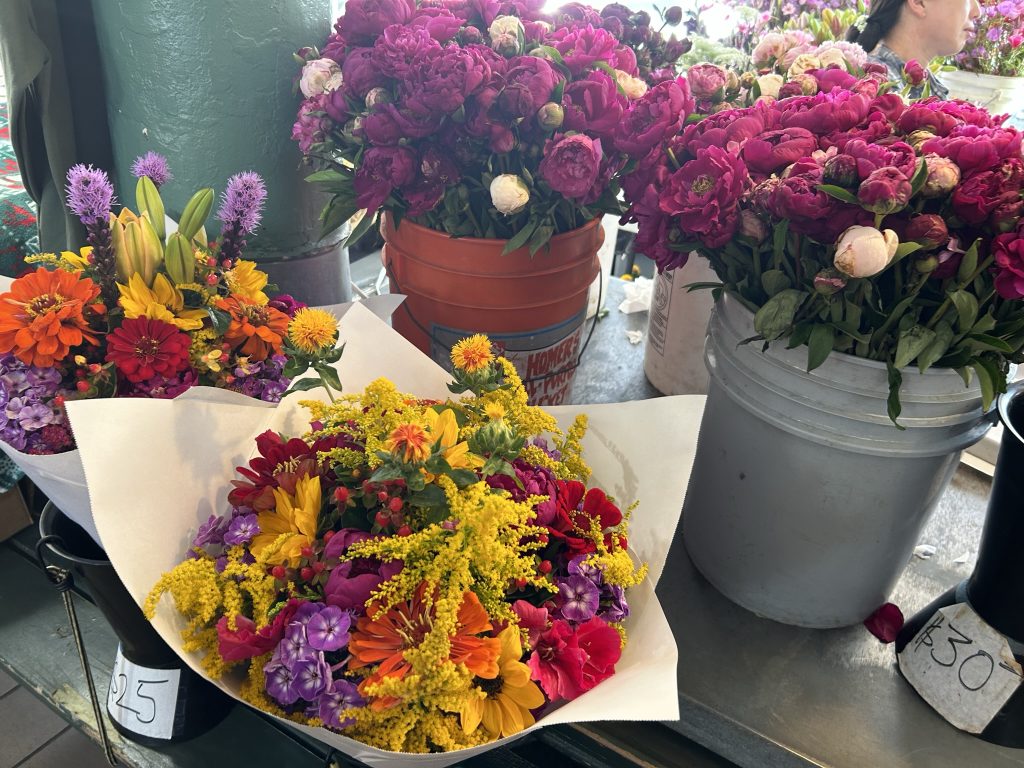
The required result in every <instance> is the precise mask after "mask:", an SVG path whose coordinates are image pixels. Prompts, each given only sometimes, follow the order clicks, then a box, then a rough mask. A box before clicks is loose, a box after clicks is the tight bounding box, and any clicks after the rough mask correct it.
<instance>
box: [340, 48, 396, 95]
mask: <svg viewBox="0 0 1024 768" xmlns="http://www.w3.org/2000/svg"><path fill="white" fill-rule="evenodd" d="M341 77H342V80H343V81H344V83H345V88H346V90H350V91H351V92H352V93H354V94H356V95H357V96H358V97H359V98H360V99H362V98H363V97H364V96H366V94H367V93H368V92H369V91H370V89H371V88H377V87H379V86H382V85H384V84H385V83H387V78H386V77H385V76H384V74H383V73H382V72H381V71H380V69H379V68H378V66H377V65H376V64H375V63H374V60H373V48H355V49H353V50H351V51H349V53H348V55H347V56H346V57H345V61H344V62H343V63H342V65H341Z"/></svg>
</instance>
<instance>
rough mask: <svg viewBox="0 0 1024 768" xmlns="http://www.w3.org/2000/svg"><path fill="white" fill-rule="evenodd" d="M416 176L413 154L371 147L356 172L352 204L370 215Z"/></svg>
mask: <svg viewBox="0 0 1024 768" xmlns="http://www.w3.org/2000/svg"><path fill="white" fill-rule="evenodd" d="M415 176H416V153H415V152H414V151H413V150H411V149H409V148H408V147H371V148H370V149H368V150H367V151H366V154H365V155H363V161H362V163H361V164H360V165H359V169H358V170H357V171H356V178H355V191H356V203H357V204H358V205H359V207H360V208H365V209H366V210H367V211H368V212H370V213H373V212H374V211H377V210H378V209H380V207H381V206H382V205H384V201H385V200H387V199H388V197H389V196H390V195H391V193H392V192H394V191H395V189H396V188H399V187H403V186H405V185H407V184H411V183H412V181H413V179H414V178H415Z"/></svg>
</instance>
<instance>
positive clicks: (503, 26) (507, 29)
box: [487, 16, 526, 43]
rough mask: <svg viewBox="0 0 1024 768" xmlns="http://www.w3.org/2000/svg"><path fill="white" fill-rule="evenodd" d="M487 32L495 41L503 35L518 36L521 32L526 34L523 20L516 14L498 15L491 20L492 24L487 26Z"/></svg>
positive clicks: (492, 40)
mask: <svg viewBox="0 0 1024 768" xmlns="http://www.w3.org/2000/svg"><path fill="white" fill-rule="evenodd" d="M487 34H489V35H490V36H491V42H492V43H493V42H494V41H495V40H497V39H498V38H500V37H501V36H502V35H512V36H513V37H516V38H518V37H519V35H520V34H526V32H525V30H524V29H523V22H521V21H520V20H519V19H518V18H517V17H516V16H496V17H495V19H494V21H492V22H491V26H489V27H488V28H487Z"/></svg>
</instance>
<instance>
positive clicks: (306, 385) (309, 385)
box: [281, 379, 322, 397]
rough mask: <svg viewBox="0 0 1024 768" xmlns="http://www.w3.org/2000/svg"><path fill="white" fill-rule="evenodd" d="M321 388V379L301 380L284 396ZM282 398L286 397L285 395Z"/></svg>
mask: <svg viewBox="0 0 1024 768" xmlns="http://www.w3.org/2000/svg"><path fill="white" fill-rule="evenodd" d="M320 386H322V385H321V384H320V379H299V380H298V381H296V382H294V383H293V384H292V385H291V386H290V387H288V390H287V391H286V392H285V393H284V394H285V395H290V394H291V393H292V392H308V391H309V390H311V389H317V388H318V387H320ZM281 397H284V395H281Z"/></svg>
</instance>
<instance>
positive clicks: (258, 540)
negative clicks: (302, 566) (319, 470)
mask: <svg viewBox="0 0 1024 768" xmlns="http://www.w3.org/2000/svg"><path fill="white" fill-rule="evenodd" d="M274 500H275V502H276V505H275V509H272V510H268V511H266V512H260V513H259V516H258V517H257V518H256V520H257V522H258V523H259V526H260V532H259V533H258V534H256V536H255V538H253V540H252V543H251V544H250V545H249V551H250V552H252V554H253V555H254V556H256V557H257V558H258V557H260V556H261V554H262V555H263V556H264V558H265V561H266V562H267V563H269V564H271V565H277V564H279V563H280V564H283V565H292V564H295V563H297V562H298V560H299V558H300V557H301V556H302V548H303V547H309V546H312V545H313V540H314V539H315V538H316V529H317V525H318V524H319V518H320V504H321V501H322V498H321V492H320V477H319V476H318V475H314V476H313V477H309V476H306V477H302V478H300V479H299V480H298V481H297V482H296V483H295V495H294V496H293V495H292V494H290V493H288V492H287V491H286V490H284V489H283V488H274ZM284 534H290V535H289V536H288V538H286V539H284V541H283V542H279V543H278V544H277V545H276V547H275V548H274V550H273V551H272V552H269V553H264V550H266V549H267V548H268V547H270V546H272V545H274V543H275V542H277V541H278V539H280V538H281V536H282V535H284Z"/></svg>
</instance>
